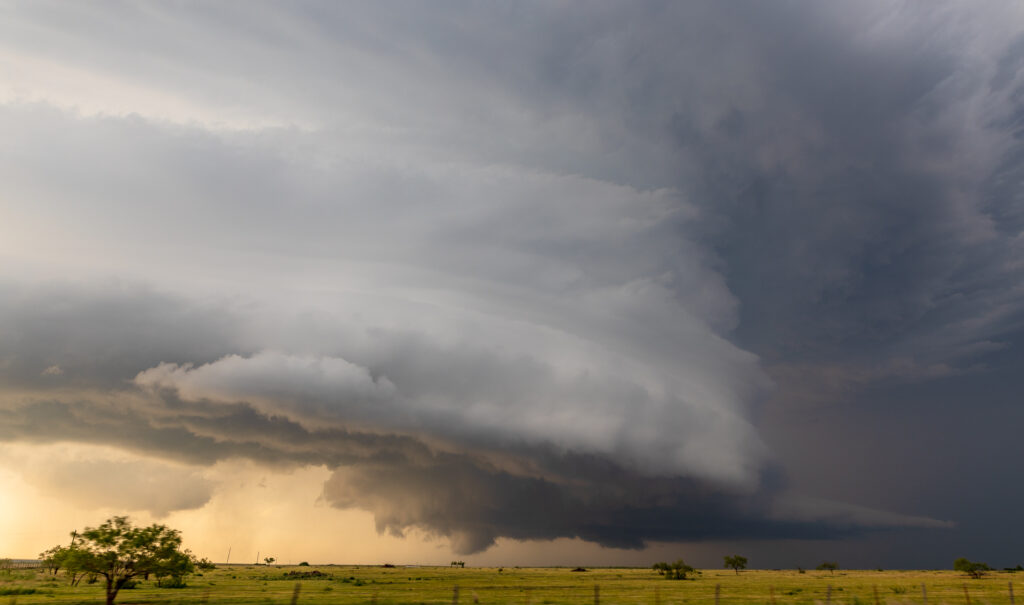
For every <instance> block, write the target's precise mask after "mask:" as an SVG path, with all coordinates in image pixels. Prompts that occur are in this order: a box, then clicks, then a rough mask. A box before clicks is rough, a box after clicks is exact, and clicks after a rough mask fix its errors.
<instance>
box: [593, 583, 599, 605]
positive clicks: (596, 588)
mask: <svg viewBox="0 0 1024 605" xmlns="http://www.w3.org/2000/svg"><path fill="white" fill-rule="evenodd" d="M594 605H601V587H600V586H598V585H597V584H594Z"/></svg>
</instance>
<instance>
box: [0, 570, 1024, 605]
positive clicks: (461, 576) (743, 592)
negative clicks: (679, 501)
mask: <svg viewBox="0 0 1024 605" xmlns="http://www.w3.org/2000/svg"><path fill="white" fill-rule="evenodd" d="M312 571H316V572H319V573H321V574H324V575H323V576H320V577H306V578H301V579H298V580H297V579H296V578H295V577H293V576H287V575H286V574H288V573H289V572H312ZM1018 578H1021V579H1024V573H1022V574H1013V573H1007V572H992V573H989V574H987V575H986V576H985V577H984V578H981V579H977V580H974V579H970V578H968V577H966V576H964V575H963V574H960V573H956V572H953V571H842V570H841V571H837V572H835V575H831V574H829V573H828V572H821V571H808V572H806V573H798V572H797V571H793V570H784V571H760V570H757V571H744V572H742V573H740V574H739V575H737V574H735V573H733V572H732V571H727V570H704V571H703V573H701V574H700V575H698V576H697V579H695V580H665V579H663V578H661V577H660V576H658V574H657V573H655V572H653V571H651V570H649V569H622V568H615V569H607V568H595V569H589V570H587V571H585V572H576V571H572V570H571V569H569V568H504V569H503V570H501V571H499V570H498V569H496V568H466V569H458V568H448V567H394V568H385V567H370V566H333V565H330V566H319V567H286V566H275V567H265V566H244V565H238V566H235V565H232V566H220V567H219V568H218V569H217V570H216V571H210V572H206V573H204V574H202V575H194V576H190V577H189V578H188V586H187V587H185V588H176V589H170V588H157V587H156V586H155V585H154V583H153V582H152V581H148V582H146V581H144V582H140V583H139V585H138V587H136V588H134V589H131V590H123V591H122V592H121V593H120V594H119V595H118V598H117V602H118V603H123V604H126V605H127V604H130V603H210V604H220V603H224V604H227V603H231V604H242V603H283V604H287V603H291V602H292V598H293V596H294V591H295V588H296V586H299V594H298V598H297V602H298V603H303V604H313V603H321V604H326V603H377V604H379V605H386V604H391V603H452V602H453V601H454V600H455V599H456V598H457V599H458V602H459V603H464V604H469V603H483V604H490V603H495V604H497V603H514V604H517V605H527V604H529V605H541V604H549V603H550V604H553V603H594V601H595V587H596V588H597V593H598V594H597V596H598V598H599V600H600V603H604V604H612V603H650V604H655V603H660V604H666V605H667V604H669V603H693V604H698V603H709V604H710V603H714V602H715V591H716V586H717V587H718V590H719V595H720V596H719V598H720V602H721V603H771V602H772V597H773V596H774V602H775V603H779V604H782V603H808V604H811V603H825V602H826V601H829V600H830V601H831V603H836V604H839V603H842V604H864V605H874V604H875V603H876V592H877V602H878V603H880V604H889V605H895V604H898V603H922V602H924V599H923V595H922V591H921V585H922V584H923V585H925V587H926V589H927V598H928V603H934V604H938V603H948V604H958V605H960V604H963V605H966V603H967V602H968V601H967V599H968V598H969V599H970V603H976V604H979V605H981V604H985V603H989V604H992V605H997V604H1004V603H1010V602H1011V599H1010V593H1009V584H1010V583H1011V582H1013V581H1014V580H1016V579H1018ZM101 582H102V580H101ZM101 582H100V583H96V584H92V585H88V584H86V583H85V582H82V583H81V584H80V585H79V586H76V587H72V586H69V585H68V580H67V578H65V576H64V575H63V573H62V574H60V575H57V576H53V575H50V574H49V573H47V572H45V571H43V570H34V569H15V570H5V571H0V605H7V604H8V603H11V604H14V603H16V604H21V605H28V604H31V603H103V601H104V598H103V597H104V593H103V588H102V583H101ZM965 586H966V587H967V591H968V593H967V594H966V595H965V593H964V587H965ZM456 587H458V588H457V594H456ZM829 587H831V595H830V594H829ZM1022 597H1024V595H1022Z"/></svg>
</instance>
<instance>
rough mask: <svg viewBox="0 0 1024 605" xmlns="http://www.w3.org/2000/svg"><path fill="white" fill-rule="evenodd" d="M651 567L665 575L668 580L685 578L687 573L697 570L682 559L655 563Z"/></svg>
mask: <svg viewBox="0 0 1024 605" xmlns="http://www.w3.org/2000/svg"><path fill="white" fill-rule="evenodd" d="M651 569H653V570H654V571H656V572H658V573H659V574H660V575H663V576H665V579H666V580H685V579H686V574H688V573H693V572H695V571H697V570H696V569H694V568H692V567H690V566H689V565H687V564H686V563H684V562H683V560H682V559H678V560H676V561H675V562H673V563H666V562H665V561H662V562H660V563H655V564H654V565H652V566H651Z"/></svg>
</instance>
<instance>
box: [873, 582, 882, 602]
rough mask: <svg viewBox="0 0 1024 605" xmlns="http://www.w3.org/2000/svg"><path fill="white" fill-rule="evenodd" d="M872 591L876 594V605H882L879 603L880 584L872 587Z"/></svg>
mask: <svg viewBox="0 0 1024 605" xmlns="http://www.w3.org/2000/svg"><path fill="white" fill-rule="evenodd" d="M871 590H872V591H874V593H875V605H881V603H879V602H878V584H874V585H872V586H871Z"/></svg>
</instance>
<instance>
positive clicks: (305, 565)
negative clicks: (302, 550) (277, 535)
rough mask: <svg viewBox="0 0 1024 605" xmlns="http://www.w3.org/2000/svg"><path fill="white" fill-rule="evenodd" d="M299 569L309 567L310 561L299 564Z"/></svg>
mask: <svg viewBox="0 0 1024 605" xmlns="http://www.w3.org/2000/svg"><path fill="white" fill-rule="evenodd" d="M299 567H309V561H303V562H302V563H299Z"/></svg>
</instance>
